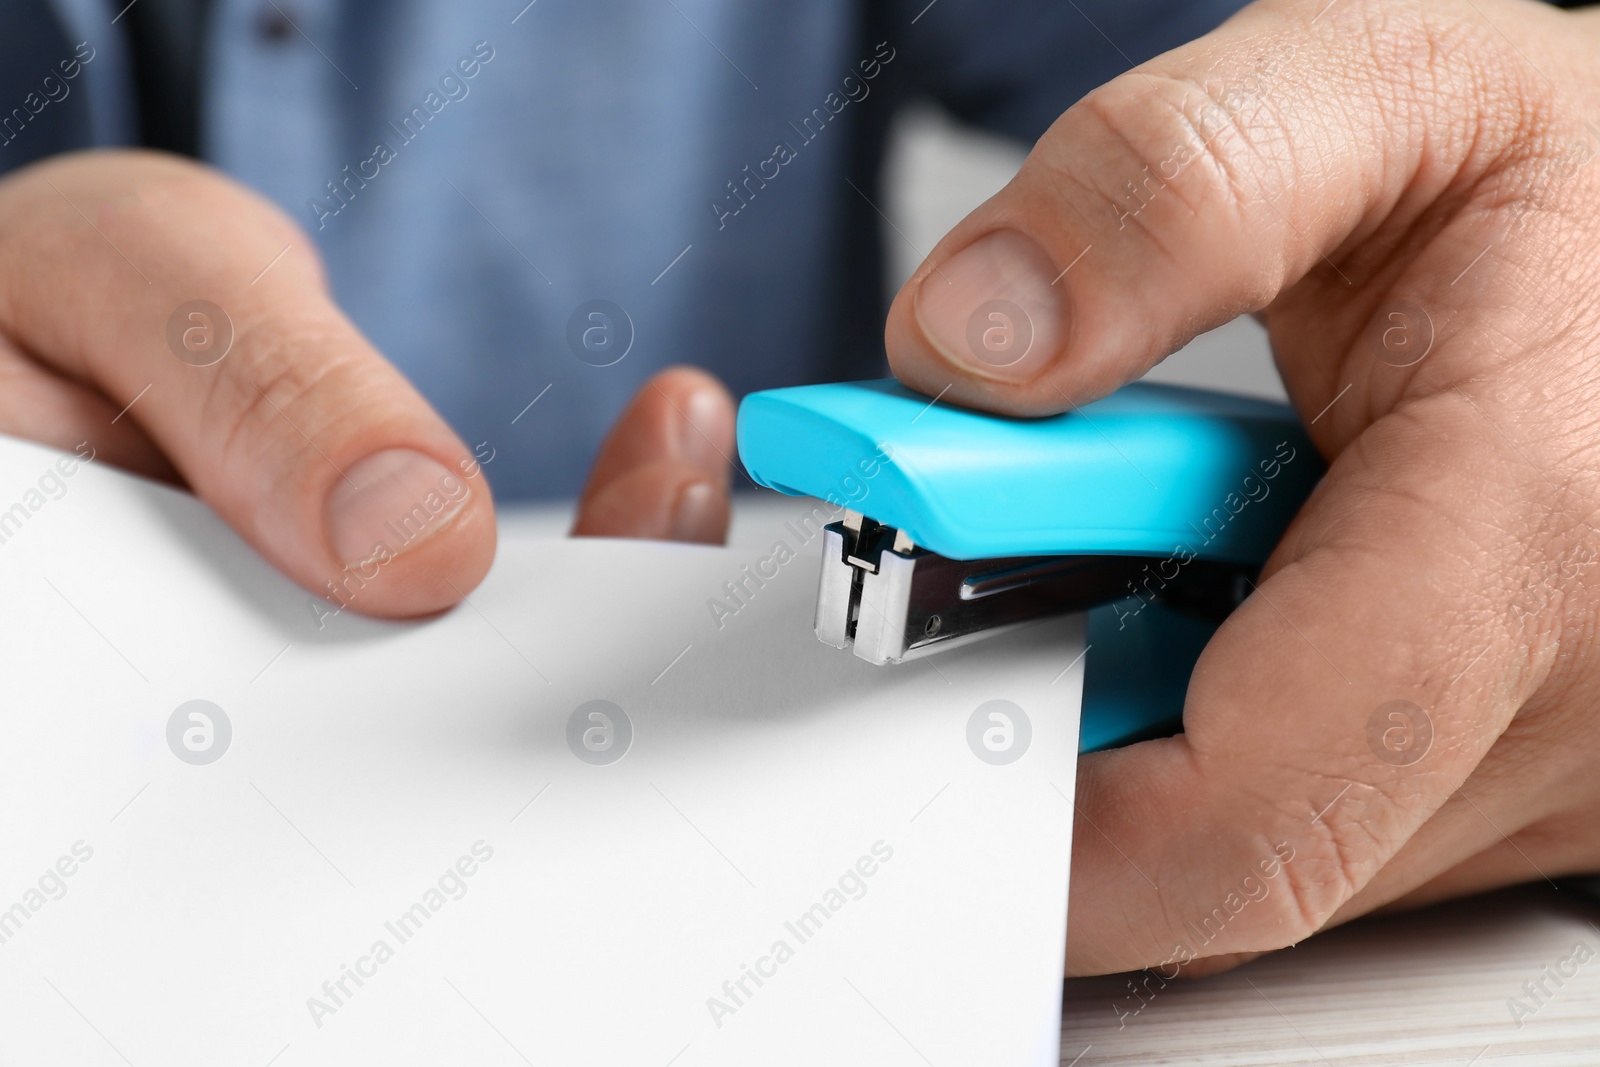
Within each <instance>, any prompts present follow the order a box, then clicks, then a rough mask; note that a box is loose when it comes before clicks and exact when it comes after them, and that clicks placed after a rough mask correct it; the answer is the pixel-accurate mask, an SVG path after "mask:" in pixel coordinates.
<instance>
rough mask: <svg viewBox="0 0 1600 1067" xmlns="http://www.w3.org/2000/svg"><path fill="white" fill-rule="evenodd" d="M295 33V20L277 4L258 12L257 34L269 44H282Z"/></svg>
mask: <svg viewBox="0 0 1600 1067" xmlns="http://www.w3.org/2000/svg"><path fill="white" fill-rule="evenodd" d="M294 34H295V29H294V21H293V20H292V19H290V18H289V16H288V15H287V14H285V13H284V12H283V11H281V10H280V9H279V8H278V7H277V6H276V5H269V6H268V7H264V8H262V9H261V11H260V13H259V14H257V16H256V36H258V37H260V38H261V40H263V41H265V42H267V43H268V44H282V43H283V42H285V41H287V40H288V39H289V38H291V37H293V36H294Z"/></svg>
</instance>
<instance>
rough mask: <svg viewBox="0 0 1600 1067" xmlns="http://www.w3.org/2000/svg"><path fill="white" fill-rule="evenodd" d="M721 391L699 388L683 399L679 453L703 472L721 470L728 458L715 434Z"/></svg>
mask: <svg viewBox="0 0 1600 1067" xmlns="http://www.w3.org/2000/svg"><path fill="white" fill-rule="evenodd" d="M719 402H720V401H719V399H718V397H717V394H716V393H714V392H712V391H711V390H709V389H696V390H694V391H693V392H692V393H690V394H689V396H688V398H687V399H686V400H684V401H683V410H682V415H683V417H682V418H680V419H679V420H678V436H677V444H678V456H679V458H681V459H683V460H684V461H686V462H688V463H692V464H693V465H694V466H696V467H699V468H700V469H701V470H703V471H708V472H713V473H720V472H721V471H723V470H724V469H726V468H727V466H728V457H727V456H725V455H724V454H723V453H722V452H721V451H719V450H718V448H717V445H716V444H715V442H713V441H712V439H711V435H712V434H713V432H715V430H716V420H717V416H718V411H717V406H718V404H719Z"/></svg>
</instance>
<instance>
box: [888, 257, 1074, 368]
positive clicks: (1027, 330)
mask: <svg viewBox="0 0 1600 1067" xmlns="http://www.w3.org/2000/svg"><path fill="white" fill-rule="evenodd" d="M1057 277H1059V274H1058V272H1057V270H1056V269H1055V265H1054V264H1053V263H1052V262H1051V260H1050V257H1049V256H1047V255H1046V254H1045V251H1044V249H1042V248H1040V247H1039V246H1038V244H1036V243H1035V242H1034V241H1033V240H1032V239H1031V238H1028V237H1024V236H1023V235H1022V234H1020V233H1018V232H1017V231H1015V230H997V231H996V232H994V233H991V234H987V235H986V236H983V237H980V238H978V240H976V241H974V242H973V243H972V244H970V245H968V246H967V247H966V248H964V249H962V250H961V251H960V252H957V253H956V254H955V255H953V256H951V257H950V258H949V259H947V260H945V261H944V262H943V263H941V264H939V266H938V268H937V269H936V270H934V272H933V273H932V274H930V275H928V276H927V277H926V278H924V279H923V280H922V284H921V285H919V286H918V287H917V292H916V297H915V298H914V300H913V301H912V306H913V308H914V310H915V313H916V318H917V324H918V325H919V326H920V327H921V328H922V334H923V336H924V337H925V338H927V340H928V343H929V344H931V345H932V346H933V347H934V348H936V349H937V350H938V351H939V352H940V353H941V354H942V355H943V356H944V357H945V358H946V359H948V360H950V361H951V362H952V363H954V364H955V365H956V366H958V367H961V368H964V369H967V370H970V371H972V372H973V373H975V374H977V375H979V376H981V377H985V378H992V379H997V380H1000V381H1011V382H1020V381H1026V380H1027V379H1029V378H1032V377H1033V376H1034V375H1036V374H1038V373H1039V371H1041V370H1042V369H1044V367H1045V366H1046V365H1047V364H1048V363H1049V362H1050V360H1051V359H1052V358H1053V357H1054V356H1055V354H1056V352H1057V351H1058V350H1059V349H1060V347H1061V344H1062V341H1063V340H1064V339H1065V335H1066V323H1067V315H1066V309H1065V307H1064V306H1063V304H1062V299H1061V298H1062V295H1063V293H1062V290H1061V288H1060V286H1058V285H1055V284H1053V283H1054V282H1055V280H1056V279H1057Z"/></svg>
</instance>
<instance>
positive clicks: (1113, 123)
mask: <svg viewBox="0 0 1600 1067" xmlns="http://www.w3.org/2000/svg"><path fill="white" fill-rule="evenodd" d="M1442 6H1443V5H1434V4H1423V3H1420V2H1412V3H1378V2H1368V3H1361V2H1354V3H1341V4H1339V5H1336V6H1332V7H1331V8H1330V6H1329V5H1328V4H1327V3H1326V0H1310V2H1299V0H1293V2H1280V3H1270V4H1269V3H1258V4H1255V5H1253V6H1251V7H1249V8H1246V9H1245V10H1244V11H1243V12H1241V13H1240V14H1239V15H1237V16H1235V17H1234V18H1233V19H1232V20H1230V21H1229V22H1228V23H1226V24H1225V25H1224V26H1222V27H1221V28H1220V29H1218V30H1217V31H1215V32H1213V33H1212V34H1210V35H1208V36H1206V37H1204V38H1201V39H1200V40H1197V41H1195V42H1193V43H1191V44H1188V45H1186V46H1184V47H1181V48H1178V49H1176V50H1174V51H1172V52H1168V53H1166V54H1165V55H1162V56H1160V57H1157V58H1156V59H1154V60H1152V61H1150V62H1149V63H1147V64H1145V65H1143V66H1141V67H1138V68H1135V69H1134V70H1132V71H1130V72H1128V73H1126V74H1124V75H1122V76H1120V77H1118V78H1116V79H1115V80H1113V81H1111V82H1109V83H1107V84H1106V85H1104V86H1102V87H1101V88H1099V89H1098V90H1096V91H1094V92H1092V93H1090V94H1089V95H1088V96H1087V97H1085V98H1084V99H1083V100H1082V101H1080V102H1079V103H1078V104H1076V105H1075V106H1073V107H1072V108H1071V109H1070V110H1068V111H1067V112H1066V113H1065V114H1064V115H1063V116H1062V117H1061V118H1060V119H1059V120H1057V121H1056V122H1055V124H1054V125H1053V126H1052V127H1051V128H1050V129H1049V130H1048V131H1047V132H1046V133H1045V134H1044V136H1043V137H1042V138H1041V139H1040V140H1039V142H1038V143H1037V145H1036V146H1035V147H1034V149H1033V151H1032V152H1031V153H1030V155H1029V156H1028V158H1027V160H1026V162H1025V163H1024V164H1023V166H1022V168H1021V170H1020V171H1019V173H1018V174H1017V175H1016V176H1015V178H1014V179H1013V180H1012V181H1011V182H1010V183H1009V184H1008V185H1007V186H1006V187H1005V188H1004V189H1002V190H1001V191H1000V192H999V193H997V194H996V195H995V196H994V197H992V198H991V199H990V200H988V201H987V202H986V203H984V204H983V205H981V206H980V207H979V208H978V209H977V210H975V211H973V212H972V214H971V215H969V216H968V217H967V218H966V219H965V220H963V221H962V222H961V223H959V224H958V225H957V226H956V227H955V229H953V230H952V231H951V232H950V233H949V234H948V235H947V236H946V237H945V238H944V239H943V240H942V241H941V242H940V243H939V244H938V245H937V246H936V247H935V248H934V249H933V251H932V253H931V254H930V255H929V256H928V257H927V259H926V261H925V262H924V263H923V264H922V265H921V266H920V267H919V269H918V270H917V271H916V272H915V273H914V274H913V275H912V277H911V278H910V280H909V281H907V282H906V284H905V286H904V287H903V288H902V289H901V290H900V292H899V294H898V296H897V297H896V299H895V301H894V304H893V307H892V309H891V311H890V315H889V320H888V324H887V329H886V336H885V341H886V346H887V349H888V354H889V361H890V364H891V366H892V368H893V370H894V372H895V374H896V375H897V376H898V377H899V378H900V379H901V380H903V381H904V382H906V384H908V385H911V386H912V387H914V388H917V389H919V390H921V391H923V392H925V393H927V394H929V395H939V394H941V393H943V392H945V391H946V390H948V392H947V396H948V398H949V399H950V400H953V401H956V402H958V403H964V404H967V405H969V406H974V407H980V408H985V409H991V410H996V411H1001V412H1005V413H1009V414H1044V413H1049V412H1057V411H1062V410H1065V409H1067V408H1068V407H1070V406H1072V405H1073V404H1076V403H1078V402H1081V401H1086V400H1090V399H1094V398H1096V397H1099V396H1101V395H1104V394H1106V393H1108V392H1110V391H1112V390H1114V389H1116V388H1117V387H1118V386H1120V385H1122V384H1123V383H1125V382H1127V381H1129V380H1132V379H1134V378H1137V377H1139V376H1140V375H1141V374H1143V373H1144V372H1145V371H1146V370H1148V369H1149V368H1150V367H1151V366H1152V365H1153V364H1154V363H1156V362H1157V361H1159V360H1160V359H1162V358H1163V357H1164V356H1166V355H1167V354H1168V353H1170V352H1172V351H1174V350H1175V349H1177V348H1179V347H1181V346H1182V345H1183V344H1184V343H1186V342H1187V341H1188V340H1189V339H1191V338H1192V337H1194V336H1195V335H1196V334H1198V333H1200V332H1203V331H1205V330H1207V329H1210V328H1213V327H1215V326H1219V325H1221V324H1223V323H1224V322H1227V321H1229V320H1230V319H1232V318H1234V317H1236V316H1237V315H1239V314H1241V313H1244V312H1247V311H1253V310H1257V309H1261V308H1264V307H1266V306H1267V305H1268V304H1269V303H1270V302H1271V301H1272V300H1273V299H1274V298H1275V297H1276V296H1277V295H1278V294H1279V293H1280V292H1281V291H1282V290H1284V289H1285V288H1287V287H1289V286H1291V285H1293V284H1295V283H1296V282H1297V281H1300V280H1301V279H1304V278H1306V277H1307V275H1308V274H1312V275H1317V276H1318V277H1319V278H1322V279H1323V280H1326V281H1327V282H1329V283H1330V288H1331V289H1332V290H1334V291H1336V292H1342V293H1345V294H1347V295H1354V294H1355V293H1356V292H1357V290H1358V289H1359V287H1360V285H1361V284H1362V283H1363V282H1364V281H1365V280H1366V278H1364V276H1363V272H1365V275H1366V277H1370V276H1371V275H1373V274H1375V273H1378V272H1379V271H1381V269H1382V267H1383V264H1382V263H1381V262H1379V263H1373V262H1371V261H1370V260H1369V261H1367V262H1359V261H1358V262H1356V263H1353V264H1352V263H1351V262H1349V260H1348V257H1345V258H1342V259H1341V262H1342V263H1343V266H1340V265H1336V264H1335V263H1334V262H1333V261H1332V260H1333V258H1338V257H1340V256H1341V253H1340V251H1339V250H1340V249H1341V247H1343V246H1346V244H1347V242H1349V241H1350V239H1351V238H1358V239H1359V238H1365V237H1368V236H1370V234H1371V233H1372V231H1373V230H1375V229H1376V228H1377V227H1378V226H1379V224H1380V223H1382V222H1384V221H1385V220H1387V221H1388V222H1389V223H1390V224H1391V226H1390V229H1391V231H1393V232H1396V233H1401V234H1403V233H1404V227H1405V226H1406V225H1408V224H1410V223H1412V222H1415V221H1416V219H1417V217H1418V216H1419V215H1421V214H1422V213H1423V211H1424V209H1425V208H1426V207H1427V206H1428V205H1429V204H1430V203H1431V202H1432V201H1433V200H1435V199H1436V198H1438V197H1439V196H1440V195H1441V194H1443V193H1444V192H1445V191H1446V190H1448V189H1449V188H1451V187H1456V188H1459V187H1461V186H1462V185H1463V184H1466V183H1469V182H1471V181H1472V180H1473V179H1474V178H1475V177H1479V176H1481V175H1482V174H1483V172H1484V171H1486V170H1487V169H1489V168H1492V167H1493V166H1494V165H1495V164H1496V161H1497V159H1500V158H1503V156H1504V155H1505V154H1507V150H1508V149H1511V148H1514V147H1515V146H1516V144H1517V143H1518V140H1519V139H1520V138H1525V137H1526V133H1525V129H1526V127H1524V126H1523V125H1522V124H1521V123H1520V122H1518V121H1513V119H1514V118H1515V117H1516V116H1515V114H1514V113H1515V111H1516V109H1515V108H1504V107H1502V108H1500V110H1501V111H1504V112H1512V113H1513V115H1512V118H1507V117H1506V116H1505V115H1504V114H1502V115H1501V116H1500V117H1499V120H1498V121H1493V118H1494V116H1493V115H1492V110H1493V109H1494V108H1495V106H1496V104H1497V102H1500V101H1515V100H1518V99H1523V100H1525V101H1526V100H1532V101H1534V102H1535V103H1536V102H1537V101H1538V100H1539V98H1541V97H1547V96H1548V95H1549V91H1548V89H1547V88H1546V87H1545V86H1544V85H1543V84H1542V83H1540V84H1538V85H1537V86H1535V88H1533V89H1529V88H1528V87H1529V85H1530V83H1533V82H1539V81H1540V79H1539V76H1538V75H1537V73H1535V72H1534V71H1531V70H1530V69H1529V67H1528V65H1527V63H1525V62H1523V61H1522V60H1521V59H1520V58H1519V57H1518V55H1517V51H1516V49H1517V46H1516V45H1513V44H1511V43H1510V42H1507V41H1505V40H1504V39H1502V38H1499V37H1497V36H1496V35H1495V33H1494V31H1493V30H1492V29H1491V28H1490V27H1488V26H1484V25H1483V17H1482V16H1481V15H1477V14H1474V12H1473V10H1472V5H1471V4H1462V5H1457V4H1453V3H1452V4H1450V5H1449V8H1450V10H1448V11H1443V12H1440V11H1434V10H1430V9H1433V8H1436V7H1442ZM1457 8H1459V10H1457ZM1523 8H1526V10H1523ZM1516 14H1517V17H1518V18H1521V19H1524V20H1525V21H1527V22H1528V23H1532V22H1534V21H1535V20H1548V19H1562V18H1567V17H1568V16H1566V15H1564V14H1563V13H1561V12H1556V11H1545V10H1543V9H1542V8H1541V7H1540V6H1537V5H1518V6H1517V11H1516ZM1464 25H1465V26H1477V27H1479V28H1481V29H1482V31H1483V32H1481V33H1472V34H1470V35H1468V36H1470V37H1471V40H1470V41H1468V42H1467V43H1465V44H1463V43H1462V42H1461V41H1459V40H1451V39H1446V38H1447V37H1448V35H1449V34H1451V33H1456V34H1458V35H1461V34H1465V33H1466V31H1465V30H1462V28H1461V27H1462V26H1464ZM1547 28H1548V27H1547ZM1522 47H1523V50H1524V51H1527V50H1528V49H1529V46H1528V45H1527V44H1526V43H1524V44H1523V46H1522ZM1463 53H1466V54H1467V56H1468V58H1467V59H1466V60H1464V61H1463V62H1461V63H1458V64H1455V65H1454V66H1453V67H1451V68H1449V69H1447V68H1446V65H1445V62H1444V61H1443V60H1441V58H1440V57H1441V56H1451V55H1456V56H1460V55H1462V54H1463ZM1532 62H1533V63H1535V64H1537V65H1538V66H1539V67H1540V68H1541V69H1546V68H1545V64H1546V62H1547V60H1546V58H1545V57H1544V56H1540V55H1535V57H1534V59H1533V60H1532ZM1552 66H1553V64H1552ZM1519 93H1520V94H1523V95H1522V96H1520V97H1519ZM1331 100H1337V106H1330V105H1329V103H1328V102H1329V101H1331ZM1477 101H1484V102H1486V103H1483V104H1475V103H1474V102H1477ZM1532 110H1535V111H1537V110H1538V109H1537V108H1534V109H1532ZM1522 121H1523V122H1526V123H1529V124H1532V123H1534V122H1535V119H1534V118H1529V117H1527V116H1526V115H1524V116H1522ZM1418 130H1426V131H1427V136H1426V137H1423V136H1419V135H1418V133H1417V131H1418ZM1394 243H1396V244H1397V243H1399V241H1398V239H1397V240H1396V242H1394ZM1481 248H1482V245H1479V246H1477V247H1474V248H1472V249H1471V250H1470V251H1466V259H1470V258H1471V257H1472V255H1474V254H1475V253H1476V252H1478V251H1479V250H1480V249H1481ZM1390 250H1391V251H1392V245H1391V248H1390ZM1457 269H1459V266H1458V267H1457ZM1453 274H1454V272H1452V276H1453ZM1447 280H1448V279H1447ZM1357 303H1359V301H1357ZM1351 310H1352V312H1353V313H1355V314H1356V315H1358V316H1359V317H1362V318H1365V317H1367V316H1371V315H1373V313H1374V312H1375V311H1376V310H1377V309H1375V308H1374V307H1373V306H1372V305H1371V304H1370V303H1369V304H1366V305H1363V306H1360V307H1353V308H1352V309H1351ZM1357 329H1359V323H1357ZM1294 391H1295V390H1294V388H1293V383H1291V393H1294ZM1297 399H1302V400H1303V399H1304V398H1302V397H1297ZM1318 406H1320V405H1318ZM1312 410H1315V408H1313V409H1312Z"/></svg>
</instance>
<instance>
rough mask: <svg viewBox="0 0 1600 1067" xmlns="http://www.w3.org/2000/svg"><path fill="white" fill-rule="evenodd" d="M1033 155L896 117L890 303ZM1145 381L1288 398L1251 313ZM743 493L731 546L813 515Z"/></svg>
mask: <svg viewBox="0 0 1600 1067" xmlns="http://www.w3.org/2000/svg"><path fill="white" fill-rule="evenodd" d="M1027 154H1028V151H1027V148H1026V147H1025V146H1023V145H1021V144H1019V143H1018V142H1016V141H1014V140H1012V139H1010V138H1006V137H1001V136H997V135H995V134H990V133H985V132H983V131H980V130H974V129H973V128H971V127H969V126H964V125H962V124H960V123H958V122H956V121H955V120H953V119H951V118H950V117H949V116H947V115H946V114H945V113H944V112H943V111H941V110H939V109H938V108H936V107H934V106H932V105H925V104H920V105H912V106H910V107H908V108H906V109H904V110H903V111H902V112H901V113H900V114H899V115H898V116H897V117H896V119H895V121H894V124H893V126H892V127H891V128H890V135H889V148H888V160H887V164H886V174H885V190H886V195H885V198H884V203H883V208H884V213H885V214H886V215H888V216H889V220H890V223H891V226H890V227H888V228H887V233H886V236H885V241H886V243H887V246H888V253H889V255H888V268H889V270H888V275H887V277H886V279H885V285H886V289H885V294H886V295H885V299H886V300H887V299H890V298H892V297H893V296H894V294H895V293H896V292H897V291H898V290H899V288H900V286H901V285H902V284H904V282H905V280H906V279H907V278H909V277H910V276H911V272H912V271H914V270H916V269H917V264H919V263H921V262H922V259H923V256H925V255H926V254H927V253H928V251H929V250H931V249H932V248H933V246H934V245H935V244H937V243H938V241H939V239H940V238H941V237H943V236H944V235H945V233H947V232H948V231H949V230H950V228H951V227H953V226H954V225H955V224H956V223H958V222H960V221H961V219H962V218H964V217H965V216H966V215H967V213H968V212H970V211H971V210H972V209H973V208H975V207H977V206H978V205H979V204H981V203H982V202H983V201H984V200H986V199H988V198H989V197H990V196H992V195H994V193H996V192H998V191H999V190H1000V188H1001V187H1002V186H1003V185H1005V183H1006V182H1008V181H1010V180H1011V177H1012V175H1014V174H1015V173H1016V172H1017V168H1019V167H1020V166H1022V161H1023V159H1025V158H1026V157H1027ZM1146 378H1147V380H1149V381H1156V382H1168V383H1170V384H1173V385H1189V386H1196V387H1199V388H1204V389H1221V390H1226V391H1229V392H1235V393H1245V394H1248V395H1250V396H1259V397H1263V398H1265V399H1268V400H1285V399H1286V395H1285V393H1284V390H1283V382H1282V381H1281V380H1280V379H1279V377H1278V371H1277V368H1276V367H1274V366H1273V363H1272V351H1271V349H1270V347H1269V346H1268V344H1267V333H1266V330H1264V329H1263V328H1262V327H1261V326H1260V324H1258V323H1257V322H1256V321H1255V320H1254V319H1253V318H1251V317H1249V316H1248V315H1245V316H1241V317H1239V318H1237V319H1235V320H1234V321H1232V322H1230V323H1228V324H1227V325H1226V326H1223V327H1221V328H1220V329H1216V330H1212V331H1211V332H1210V333H1206V334H1202V335H1201V336H1199V337H1197V338H1195V339H1194V341H1192V342H1190V344H1189V345H1187V346H1186V347H1184V348H1183V349H1181V350H1180V351H1178V352H1175V353H1173V354H1172V355H1171V356H1169V357H1167V359H1166V360H1165V361H1164V362H1162V363H1160V364H1158V365H1157V366H1156V367H1155V368H1154V369H1152V370H1151V371H1150V373H1149V374H1148V375H1146ZM736 478H737V476H736ZM739 480H740V481H743V480H742V479H739ZM743 486H744V488H743V491H740V488H739V486H738V485H735V504H734V513H735V514H734V523H733V529H732V530H731V532H730V534H729V543H730V544H734V545H737V546H745V547H749V548H752V549H754V548H763V547H766V545H767V544H768V543H770V540H771V538H770V537H769V536H768V531H769V530H771V529H773V528H774V527H776V526H777V525H779V524H780V523H781V522H782V520H783V519H784V518H787V517H789V513H790V512H793V511H804V510H805V508H801V507H797V505H796V504H794V503H792V502H786V501H785V500H783V499H782V498H780V497H778V496H777V494H775V493H770V492H767V491H765V490H759V489H754V488H752V487H751V486H750V484H749V483H748V482H747V481H744V482H743ZM572 513H573V507H572V505H571V504H570V503H569V502H564V501H562V502H547V503H540V504H511V505H509V506H508V505H502V506H501V509H500V514H501V517H502V522H503V523H504V524H505V527H506V532H507V533H508V534H509V535H511V536H525V537H559V536H561V535H562V534H564V533H565V532H566V530H567V528H568V527H569V526H570V525H571V523H572Z"/></svg>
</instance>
